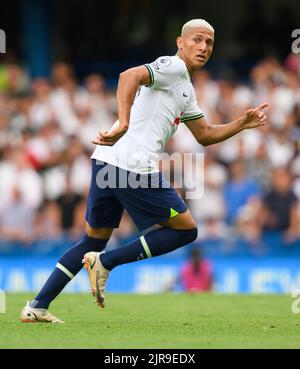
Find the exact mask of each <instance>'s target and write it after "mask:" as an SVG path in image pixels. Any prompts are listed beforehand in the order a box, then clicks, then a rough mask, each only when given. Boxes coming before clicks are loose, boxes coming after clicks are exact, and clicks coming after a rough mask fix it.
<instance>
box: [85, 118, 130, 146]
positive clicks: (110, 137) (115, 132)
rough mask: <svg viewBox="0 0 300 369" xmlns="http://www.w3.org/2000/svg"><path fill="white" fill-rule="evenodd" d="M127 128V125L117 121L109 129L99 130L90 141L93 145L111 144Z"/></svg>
mask: <svg viewBox="0 0 300 369" xmlns="http://www.w3.org/2000/svg"><path fill="white" fill-rule="evenodd" d="M127 130H128V125H125V124H121V123H120V122H119V121H117V122H116V123H115V124H114V125H113V126H112V127H111V129H110V130H109V131H99V133H98V136H97V138H96V139H95V140H93V141H92V143H94V144H95V145H104V146H112V145H114V144H115V143H116V142H117V141H118V140H119V139H120V138H121V137H122V136H123V135H124V134H125V133H126V132H127Z"/></svg>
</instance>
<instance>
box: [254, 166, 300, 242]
mask: <svg viewBox="0 0 300 369" xmlns="http://www.w3.org/2000/svg"><path fill="white" fill-rule="evenodd" d="M260 214H261V223H262V224H263V225H264V227H265V229H267V230H275V231H283V232H284V234H285V236H286V237H287V238H288V239H289V240H292V239H294V238H296V237H297V234H298V232H299V224H300V219H299V213H298V211H297V198H296V196H295V194H294V193H293V191H292V189H291V176H290V174H289V172H288V171H287V170H286V169H284V168H277V169H274V170H273V173H272V187H271V189H270V191H269V192H268V193H267V194H266V196H265V197H264V198H263V206H262V211H261V212H260Z"/></svg>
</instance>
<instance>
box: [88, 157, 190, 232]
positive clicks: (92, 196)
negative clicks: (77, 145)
mask: <svg viewBox="0 0 300 369" xmlns="http://www.w3.org/2000/svg"><path fill="white" fill-rule="evenodd" d="M128 184H130V185H128ZM124 209H126V211H127V212H128V214H129V215H130V216H131V218H132V219H133V221H134V223H135V224H136V226H137V228H138V229H139V231H142V230H144V229H146V228H148V227H151V226H153V225H154V224H158V223H161V222H164V221H166V220H168V219H169V218H170V217H172V216H175V215H177V214H178V213H184V212H185V211H186V210H187V206H186V204H185V203H184V201H183V200H182V198H181V197H180V196H179V195H178V193H177V192H176V191H175V189H174V188H173V187H172V186H171V185H170V184H169V183H168V182H166V181H165V180H164V178H163V177H162V175H161V173H155V174H154V175H153V174H152V175H150V174H137V173H133V172H129V171H126V170H124V169H121V168H118V167H115V166H113V165H111V164H107V163H103V162H100V161H97V160H95V159H93V160H92V179H91V186H90V192H89V196H88V201H87V209H86V221H87V222H88V224H89V225H90V226H91V227H92V228H118V227H119V224H120V221H121V217H122V214H123V211H124Z"/></svg>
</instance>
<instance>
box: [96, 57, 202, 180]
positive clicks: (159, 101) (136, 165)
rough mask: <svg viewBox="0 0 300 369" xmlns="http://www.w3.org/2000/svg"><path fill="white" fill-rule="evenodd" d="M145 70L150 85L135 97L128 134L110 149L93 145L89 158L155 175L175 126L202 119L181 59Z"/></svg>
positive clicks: (168, 59)
mask: <svg viewBox="0 0 300 369" xmlns="http://www.w3.org/2000/svg"><path fill="white" fill-rule="evenodd" d="M145 66H146V68H147V69H148V71H149V73H150V77H151V78H150V83H149V85H147V86H142V87H141V88H140V90H139V91H138V93H137V95H136V98H135V100H134V104H133V106H132V108H131V113H130V124H129V129H128V131H127V132H126V134H125V135H124V136H123V137H121V138H120V139H119V140H118V141H117V142H116V143H115V144H114V145H113V146H101V145H97V147H96V149H95V151H94V153H93V155H92V159H97V160H100V161H104V162H107V163H110V164H112V165H114V166H118V167H120V168H123V169H126V170H129V171H132V172H136V173H153V172H158V171H159V169H158V159H159V155H160V154H161V153H162V152H163V150H164V147H165V144H166V143H167V142H168V141H169V139H170V138H171V137H172V136H173V134H174V133H175V132H176V130H177V127H178V125H179V123H180V122H185V121H187V120H193V119H198V118H201V117H203V114H202V112H201V110H200V109H199V107H198V105H197V100H196V95H195V91H194V87H193V85H192V83H191V78H190V74H189V71H188V69H187V67H186V64H185V62H184V61H183V60H182V59H180V58H179V57H178V56H163V57H159V58H158V59H157V60H156V61H155V62H153V63H151V64H146V65H145ZM115 124H118V121H117V122H116V123H115Z"/></svg>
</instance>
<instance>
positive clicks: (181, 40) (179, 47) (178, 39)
mask: <svg viewBox="0 0 300 369" xmlns="http://www.w3.org/2000/svg"><path fill="white" fill-rule="evenodd" d="M176 43H177V47H178V49H179V50H181V49H182V44H183V39H182V37H181V36H179V37H177V38H176Z"/></svg>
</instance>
